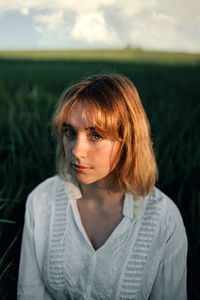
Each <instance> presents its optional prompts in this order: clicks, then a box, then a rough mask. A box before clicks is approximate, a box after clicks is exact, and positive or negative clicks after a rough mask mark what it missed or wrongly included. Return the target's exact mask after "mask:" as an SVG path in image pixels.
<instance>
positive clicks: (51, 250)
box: [18, 74, 187, 300]
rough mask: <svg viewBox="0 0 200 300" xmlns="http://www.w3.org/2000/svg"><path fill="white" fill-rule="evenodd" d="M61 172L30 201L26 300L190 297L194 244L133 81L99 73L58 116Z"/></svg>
mask: <svg viewBox="0 0 200 300" xmlns="http://www.w3.org/2000/svg"><path fill="white" fill-rule="evenodd" d="M53 126H54V129H55V130H56V132H57V135H58V151H57V168H58V174H59V175H58V176H54V177H52V178H49V179H47V180H45V181H44V182H42V183H41V184H40V185H39V186H38V187H36V188H35V189H34V190H33V191H32V192H31V194H30V195H29V197H28V201H27V205H26V214H25V224H24V232H23V240H22V249H21V259H20V270H19V280H18V299H27V300H28V299H37V300H39V299H45V300H47V299H56V300H57V299H58V300H64V299H80V300H81V299H85V300H86V299H87V300H89V299H99V300H100V299H102V300H106V299H112V300H113V299H137V300H146V299H150V300H169V299H170V300H174V299H176V300H185V299H186V298H187V297H186V257H187V238H186V233H185V228H184V225H183V221H182V218H181V215H180V213H179V210H178V209H177V207H176V206H175V204H174V203H173V202H172V201H171V200H170V199H169V198H168V197H167V196H166V195H165V194H163V193H162V192H161V191H160V190H159V189H158V188H156V187H155V182H156V179H157V165H156V161H155V157H154V153H153V149H152V142H151V139H150V129H149V123H148V120H147V117H146V114H145V112H144V109H143V107H142V104H141V101H140V98H139V95H138V93H137V90H136V88H135V87H134V85H133V83H132V82H131V81H130V80H128V79H127V78H126V77H125V76H122V75H118V74H114V75H105V74H100V75H95V76H92V77H90V78H87V79H85V80H83V81H81V82H79V83H77V84H75V85H73V86H71V87H70V88H69V89H67V90H66V91H65V92H64V93H63V95H62V96H61V99H60V102H59V104H58V106H57V110H56V112H55V115H54V121H53Z"/></svg>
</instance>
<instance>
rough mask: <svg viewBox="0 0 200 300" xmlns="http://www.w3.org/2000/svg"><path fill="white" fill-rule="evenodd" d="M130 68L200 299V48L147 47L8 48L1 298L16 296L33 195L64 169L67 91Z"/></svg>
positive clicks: (0, 89) (0, 99) (0, 160)
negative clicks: (59, 139) (58, 125)
mask: <svg viewBox="0 0 200 300" xmlns="http://www.w3.org/2000/svg"><path fill="white" fill-rule="evenodd" d="M99 72H100V73H105V72H106V73H108V72H109V73H112V72H117V73H122V74H124V75H126V76H127V77H129V78H130V79H131V80H132V81H133V83H134V84H135V86H136V87H137V89H138V91H139V94H140V96H141V100H142V103H143V105H144V108H145V110H146V113H147V116H148V118H149V121H150V125H151V133H152V140H153V144H154V150H155V153H156V157H157V162H158V168H159V179H158V182H157V184H156V185H157V186H158V187H159V188H160V189H161V190H162V191H163V192H165V193H166V194H167V195H168V196H169V197H170V198H171V199H172V200H173V201H174V202H175V203H176V205H177V206H178V207H179V209H180V212H181V214H182V217H183V221H184V224H185V227H186V231H187V236H188V299H191V300H195V299H200V287H199V278H200V222H199V220H200V143H199V141H200V125H199V124H200V84H199V82H200V54H188V53H173V52H153V51H144V50H142V49H125V50H93V51H92V50H90V51H89V50H77V51H14V52H13V51H0V137H1V138H0V167H1V168H0V238H1V242H0V265H1V268H0V298H1V299H2V300H3V299H9V300H10V299H16V284H17V274H18V264H19V253H20V245H21V234H22V228H23V222H24V209H25V201H26V199H27V195H28V194H29V193H30V191H31V190H32V189H33V188H34V187H35V186H36V185H37V184H38V183H40V182H41V181H42V180H44V179H46V178H47V177H50V176H52V175H54V174H55V173H56V170H55V149H56V138H55V136H54V134H53V132H52V129H51V118H52V114H53V112H54V109H55V105H56V103H57V101H58V99H59V97H60V94H61V93H62V91H63V90H64V89H65V88H66V87H67V86H69V85H70V84H72V83H75V82H76V81H78V80H80V79H81V78H83V77H85V76H89V75H91V74H95V73H99Z"/></svg>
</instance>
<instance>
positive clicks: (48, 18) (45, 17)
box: [33, 11, 64, 32]
mask: <svg viewBox="0 0 200 300" xmlns="http://www.w3.org/2000/svg"><path fill="white" fill-rule="evenodd" d="M63 15H64V14H63V11H57V12H55V13H51V14H39V15H36V16H34V17H33V20H34V21H35V22H36V23H37V24H39V26H36V30H38V31H39V32H44V31H45V30H55V29H58V28H59V27H60V26H61V25H63V24H64V19H63Z"/></svg>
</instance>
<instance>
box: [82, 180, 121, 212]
mask: <svg viewBox="0 0 200 300" xmlns="http://www.w3.org/2000/svg"><path fill="white" fill-rule="evenodd" d="M79 186H80V189H81V193H82V198H83V200H84V201H85V203H86V202H87V204H88V205H91V206H94V207H96V208H97V209H99V210H104V209H109V208H111V207H113V206H118V205H120V206H121V205H122V206H123V200H124V193H123V192H113V191H112V190H111V189H108V188H105V187H103V186H102V185H99V184H98V183H92V184H82V183H79Z"/></svg>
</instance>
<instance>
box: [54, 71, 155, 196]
mask: <svg viewBox="0 0 200 300" xmlns="http://www.w3.org/2000/svg"><path fill="white" fill-rule="evenodd" d="M80 104H83V105H82V107H83V110H84V107H85V109H87V107H88V104H89V105H91V106H92V107H93V108H94V110H95V111H96V112H97V113H96V114H95V116H96V119H95V130H97V132H98V133H99V134H100V135H101V136H103V137H104V138H110V139H115V140H118V141H120V151H119V155H118V157H117V163H116V167H115V168H114V170H113V171H112V176H111V177H112V186H115V187H117V188H116V189H117V190H118V191H123V192H130V193H132V194H133V195H134V196H135V197H145V196H146V195H147V194H148V193H149V192H150V190H151V189H152V188H153V186H154V185H155V182H156V179H157V177H158V170H157V164H156V159H155V155H154V152H153V147H152V141H151V137H150V126H149V122H148V119H147V116H146V113H145V111H144V108H143V106H142V103H141V100H140V97H139V95H138V92H137V90H136V88H135V86H134V84H133V83H132V82H131V81H130V80H129V79H128V78H127V77H125V76H123V75H120V74H97V75H94V76H91V77H89V78H86V79H84V80H82V81H81V82H79V83H77V84H74V85H72V86H70V87H69V88H68V89H67V90H65V91H64V93H63V94H62V95H61V97H60V100H59V102H58V105H57V108H56V111H55V114H54V117H53V129H54V130H55V131H56V133H57V135H58V143H57V157H56V163H57V171H58V174H59V175H60V176H61V178H63V179H66V178H67V177H68V173H69V166H68V163H67V161H66V159H65V152H64V146H63V127H64V125H65V124H66V121H67V117H68V115H69V113H70V111H71V110H72V108H73V109H74V108H76V107H77V106H78V105H80ZM113 183H114V185H113Z"/></svg>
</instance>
